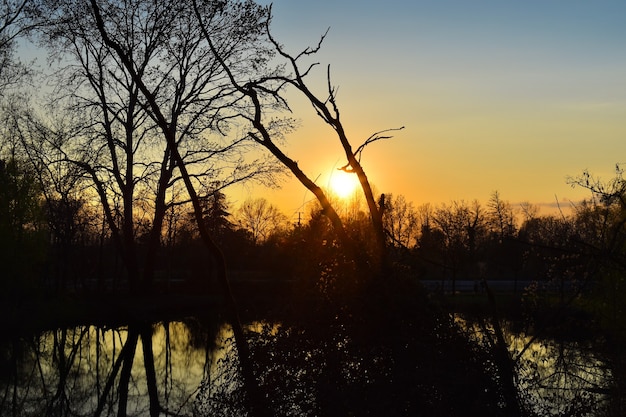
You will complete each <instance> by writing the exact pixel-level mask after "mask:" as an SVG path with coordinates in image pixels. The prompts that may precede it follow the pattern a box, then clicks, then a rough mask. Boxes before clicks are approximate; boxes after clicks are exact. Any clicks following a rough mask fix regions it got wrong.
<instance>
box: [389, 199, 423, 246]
mask: <svg viewBox="0 0 626 417" xmlns="http://www.w3.org/2000/svg"><path fill="white" fill-rule="evenodd" d="M385 200H386V205H385V210H384V213H383V222H384V224H385V231H386V232H387V235H388V236H389V238H390V239H391V241H392V244H394V245H399V246H401V247H404V248H412V247H415V246H416V245H417V241H418V236H419V220H418V213H417V211H416V210H415V208H414V207H413V203H412V202H407V201H406V198H405V197H404V196H403V195H398V196H395V198H394V196H393V195H386V198H385Z"/></svg>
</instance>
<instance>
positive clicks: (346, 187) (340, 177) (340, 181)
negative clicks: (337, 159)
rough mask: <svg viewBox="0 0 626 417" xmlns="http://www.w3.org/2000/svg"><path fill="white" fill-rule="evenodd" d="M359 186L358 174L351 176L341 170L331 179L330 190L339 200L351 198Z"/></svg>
mask: <svg viewBox="0 0 626 417" xmlns="http://www.w3.org/2000/svg"><path fill="white" fill-rule="evenodd" d="M358 184H359V180H358V178H357V176H356V174H349V173H347V172H344V171H341V170H337V171H336V172H334V173H333V174H332V176H331V177H330V189H331V191H332V192H333V193H334V194H335V195H337V196H338V197H339V198H347V197H349V196H351V195H352V194H353V193H354V190H356V188H357V186H358Z"/></svg>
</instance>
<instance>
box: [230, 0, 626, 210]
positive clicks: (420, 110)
mask: <svg viewBox="0 0 626 417" xmlns="http://www.w3.org/2000/svg"><path fill="white" fill-rule="evenodd" d="M433 3H435V2H427V1H417V2H404V1H390V2H386V3H383V2H377V3H375V4H370V3H366V4H365V3H362V2H358V3H357V2H354V1H343V2H338V3H330V2H328V1H320V2H316V3H310V4H309V3H300V2H292V1H287V0H281V1H274V2H273V11H274V16H275V18H274V32H275V34H276V36H277V37H278V38H279V39H280V40H281V41H282V42H283V43H284V44H285V46H286V47H287V49H288V50H290V51H292V52H294V53H295V52H299V51H300V50H301V49H303V48H304V47H306V46H307V45H313V44H315V43H316V42H317V40H318V38H319V35H320V34H322V33H323V32H324V31H325V30H326V28H327V27H330V32H329V35H328V38H327V40H326V43H325V44H324V47H323V49H322V52H321V53H320V54H319V55H318V56H317V61H319V62H320V63H321V64H322V65H321V66H320V67H319V68H318V69H319V71H318V73H317V75H318V76H319V77H321V78H323V76H324V75H325V70H324V69H325V66H326V65H327V64H330V65H331V70H332V76H333V83H334V84H335V85H337V86H339V96H338V102H339V106H340V109H341V112H342V118H343V122H344V126H345V127H346V129H347V132H348V134H349V137H350V138H351V139H352V142H353V145H354V147H357V146H358V145H360V144H361V143H362V142H363V140H365V139H366V138H367V137H368V136H370V135H371V134H372V133H374V132H376V131H380V130H383V129H388V128H397V127H400V126H405V129H404V130H402V131H400V132H394V138H393V139H391V140H387V141H382V142H377V143H374V144H372V145H371V146H369V147H368V148H367V149H366V150H365V151H364V153H363V158H362V163H363V165H364V167H365V169H366V172H367V173H368V175H369V178H370V180H371V182H372V183H373V184H374V185H375V187H376V189H377V190H378V191H379V192H385V193H393V194H403V195H404V196H405V197H406V198H407V199H408V200H410V201H412V202H413V203H414V204H415V205H419V204H422V203H427V202H428V203H431V204H440V203H449V202H450V201H452V200H466V201H471V200H474V199H478V200H479V201H481V202H486V201H487V200H488V199H489V197H490V195H491V194H492V193H493V191H495V190H497V191H499V193H500V195H501V197H502V198H503V199H505V200H508V201H509V202H511V203H513V204H517V203H519V202H522V201H530V202H532V203H535V204H542V205H546V206H547V205H549V204H554V203H555V202H556V201H557V200H558V201H559V202H561V203H562V204H563V205H564V206H567V205H569V201H578V200H579V199H581V198H582V197H586V196H588V193H587V192H586V191H585V190H582V189H578V188H574V189H573V188H572V187H571V186H570V185H568V184H567V181H566V178H567V177H568V176H576V175H579V174H580V173H581V172H582V171H583V170H584V169H588V170H590V171H591V172H592V173H594V174H597V175H599V176H601V177H602V178H606V179H609V178H611V176H612V172H613V168H614V166H615V164H616V163H619V162H626V117H625V116H626V77H625V75H626V52H625V49H624V45H626V29H625V27H626V25H623V16H625V15H626V2H619V1H613V2H608V1H607V2H593V3H592V2H586V1H565V0H563V1H552V2H543V1H529V2H523V3H521V2H520V3H517V2H516V3H515V4H504V3H508V2H496V1H477V2H464V1H460V0H459V1H442V2H436V4H433ZM470 3H471V6H469V4H470ZM333 5H335V7H334V8H333ZM357 6H358V7H357ZM331 9H332V10H333V13H330V12H328V11H329V10H331ZM303 16H307V19H303ZM321 78H320V79H321ZM323 94H324V91H322V90H320V95H323ZM296 104H297V105H296V106H295V107H296V108H295V110H296V112H295V114H294V116H295V117H298V118H300V119H301V120H302V123H303V127H302V128H301V129H300V130H299V131H297V132H296V133H294V134H292V135H291V136H290V137H289V138H288V140H289V148H288V149H289V155H290V156H291V157H292V158H293V159H295V160H297V161H298V162H299V165H300V166H301V167H302V168H304V170H305V171H306V172H307V173H308V174H309V176H310V177H311V178H316V177H318V176H320V177H319V178H320V180H319V184H320V185H326V184H327V182H328V180H327V178H328V175H329V174H330V173H331V172H332V170H333V169H334V168H336V167H338V166H341V165H342V164H344V163H345V157H343V155H342V152H341V149H340V148H339V146H338V144H337V143H336V139H335V137H334V136H333V134H332V131H331V130H330V129H328V128H326V127H325V126H322V125H320V124H319V123H318V122H317V121H316V120H315V116H314V115H313V114H312V113H311V109H310V107H309V106H306V105H303V106H300V105H299V103H296ZM249 195H252V196H263V197H266V198H268V199H269V200H270V201H271V202H272V203H274V204H275V205H277V206H278V207H279V208H281V210H283V211H284V212H285V214H287V215H289V216H297V212H298V211H301V206H302V204H303V202H305V201H308V200H309V199H311V198H312V196H311V194H310V193H307V192H306V190H305V189H304V188H303V187H302V186H301V185H300V184H298V183H297V182H296V181H293V180H290V181H288V182H286V183H285V184H284V185H283V187H282V189H281V190H267V189H259V188H256V189H254V190H250V189H237V190H232V191H231V192H230V193H229V197H230V198H231V201H232V202H233V204H235V205H237V204H238V203H240V202H241V201H242V200H243V199H245V198H246V197H247V196H249ZM545 210H548V209H547V208H546V209H545ZM542 212H543V211H542Z"/></svg>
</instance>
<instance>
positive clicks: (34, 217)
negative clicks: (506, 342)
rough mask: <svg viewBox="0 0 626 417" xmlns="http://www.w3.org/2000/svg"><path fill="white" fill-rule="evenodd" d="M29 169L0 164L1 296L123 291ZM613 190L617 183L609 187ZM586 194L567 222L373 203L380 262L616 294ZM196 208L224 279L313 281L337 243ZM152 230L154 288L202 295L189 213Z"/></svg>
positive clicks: (343, 208) (605, 226) (214, 200)
mask: <svg viewBox="0 0 626 417" xmlns="http://www.w3.org/2000/svg"><path fill="white" fill-rule="evenodd" d="M30 166H31V164H30V163H29V162H28V161H25V160H21V161H20V160H17V159H4V160H2V163H0V176H1V182H0V210H1V211H2V213H1V214H2V216H1V217H0V218H1V223H0V239H1V242H2V251H1V252H0V253H1V254H2V257H3V260H2V264H3V270H4V273H3V274H2V276H3V278H2V287H3V290H4V291H3V294H15V293H16V292H18V293H20V292H21V293H29V292H32V291H45V292H48V291H53V292H59V293H65V292H79V293H80V292H94V291H100V292H102V291H104V292H111V291H113V292H119V291H124V290H126V289H128V288H129V282H128V276H127V274H128V271H127V269H126V268H125V265H124V262H123V260H122V259H121V258H120V254H119V252H118V251H116V248H115V243H114V241H113V237H112V231H111V230H110V228H109V224H108V222H107V221H106V219H105V218H104V217H103V211H102V208H101V207H99V205H98V204H94V203H93V201H90V199H89V193H85V194H84V195H80V193H78V192H75V193H73V194H71V195H68V194H65V195H61V194H59V195H58V196H57V198H51V197H50V195H49V192H46V190H45V189H44V187H45V184H43V183H42V182H41V177H40V176H38V175H37V173H36V172H34V171H33V169H31V168H29V167H30ZM64 181H65V182H69V181H71V179H70V178H65V179H64ZM620 181H621V179H620V177H618V178H617V179H616V180H615V181H613V183H612V184H613V185H612V186H613V187H614V186H617V185H618V184H620ZM596 185H598V186H594V185H593V184H591V185H590V187H589V188H591V189H592V190H591V198H590V199H589V200H588V201H584V202H581V203H580V204H578V205H577V206H575V207H574V208H573V210H572V212H571V214H567V215H565V214H564V213H562V212H558V213H555V214H550V215H541V214H540V211H539V208H538V207H537V206H533V205H531V204H521V205H519V206H517V207H516V206H513V205H512V204H511V203H509V202H508V201H506V200H504V199H503V198H502V197H501V195H500V193H499V192H494V193H493V194H492V196H491V198H490V199H489V201H487V202H486V203H485V204H481V203H480V202H479V201H477V200H475V201H473V202H471V203H468V202H465V201H453V202H451V203H449V204H441V205H439V206H434V205H430V204H423V205H420V206H417V207H416V206H414V204H413V203H412V202H410V201H407V200H406V199H405V197H404V196H402V195H397V196H396V195H392V194H386V195H381V196H380V199H379V204H380V205H381V207H383V213H384V215H383V220H384V225H385V233H386V236H387V245H388V248H389V254H388V256H389V261H390V262H391V263H392V264H393V265H394V267H395V269H396V270H401V271H403V273H404V274H406V275H408V276H410V277H412V278H414V279H415V280H437V281H441V282H442V285H445V286H446V287H447V288H452V289H454V285H455V281H456V280H476V281H480V280H483V279H487V280H509V281H517V280H524V281H537V282H539V283H544V284H546V285H548V284H553V285H556V286H558V285H563V282H564V281H567V286H568V288H569V289H572V288H574V289H585V288H586V289H587V290H588V289H590V288H591V286H590V283H591V282H598V281H604V283H605V284H607V280H608V284H610V286H615V285H618V282H613V281H614V280H611V277H612V276H615V273H618V272H619V271H614V272H611V271H612V270H614V269H615V268H617V267H620V266H621V256H622V253H621V252H622V251H621V249H622V245H623V230H622V227H623V222H624V212H623V208H622V206H621V200H620V199H619V198H617V196H616V194H615V192H614V190H613V191H607V190H606V189H602V190H601V189H600V188H599V184H596ZM202 204H203V209H202V213H203V222H204V223H205V225H206V227H207V229H208V230H209V231H210V232H211V234H212V235H213V236H214V238H215V240H216V242H217V243H218V245H219V247H220V248H221V250H222V251H223V253H224V255H225V258H226V261H227V265H228V268H229V270H230V273H231V275H232V277H233V279H242V278H244V279H255V278H263V279H273V280H289V281H294V280H295V281H297V280H298V279H307V276H308V277H309V278H310V276H318V277H319V273H320V270H319V269H320V265H323V264H324V263H325V262H330V261H331V259H333V257H335V256H337V251H338V247H339V242H338V241H337V236H336V235H335V233H334V231H333V227H332V224H331V223H330V222H329V221H328V219H327V218H326V217H325V216H324V214H323V211H322V210H321V209H320V207H319V205H317V204H311V205H310V207H308V211H307V212H306V213H305V215H304V216H302V218H301V219H300V221H299V222H290V221H289V219H288V217H287V216H285V215H284V214H283V213H281V212H280V210H279V209H277V208H276V207H275V206H274V205H273V204H271V202H269V201H267V200H265V199H264V198H256V199H249V200H247V201H244V202H243V203H241V204H240V206H239V207H233V205H232V204H230V203H229V202H228V201H227V199H226V196H225V194H224V193H223V192H222V191H220V190H216V191H214V192H209V193H207V197H206V198H203V199H202ZM334 204H335V205H336V206H338V207H339V210H338V212H339V213H340V214H341V216H342V218H343V221H344V223H345V224H346V230H348V231H349V233H350V234H351V235H352V237H353V239H354V240H355V241H356V242H358V245H360V246H361V247H362V248H363V250H364V251H365V250H367V248H368V246H370V245H371V240H372V239H371V231H370V223H369V220H368V218H367V212H366V210H365V209H364V207H363V206H362V202H361V200H360V199H359V198H353V199H352V200H345V201H340V200H337V201H336V202H335V203H334ZM142 214H143V213H140V214H138V215H137V216H136V217H135V218H134V221H133V234H134V239H135V240H136V243H137V251H138V253H139V255H140V256H145V251H146V247H147V246H146V244H145V242H146V241H147V240H148V239H149V233H150V230H151V225H150V224H149V222H150V221H149V220H148V218H147V216H144V215H142ZM163 224H164V226H163V230H162V233H161V235H160V237H159V249H158V254H157V256H155V257H154V259H155V260H156V262H155V265H154V270H155V282H156V284H155V288H157V290H158V291H160V292H163V291H174V290H176V291H181V290H193V291H197V290H199V289H203V290H209V288H210V286H211V282H210V278H207V273H206V269H207V265H206V260H205V259H204V255H203V252H202V251H203V249H202V246H203V245H202V242H201V239H200V236H199V235H198V230H197V226H196V225H195V223H194V218H193V209H192V208H191V206H190V204H189V203H188V202H187V203H184V204H171V205H169V207H168V209H167V210H166V213H165V216H164V222H163ZM313 271H315V272H313ZM596 288H598V287H597V286H596ZM520 290H521V288H520Z"/></svg>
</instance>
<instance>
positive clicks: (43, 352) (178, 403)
mask: <svg viewBox="0 0 626 417" xmlns="http://www.w3.org/2000/svg"><path fill="white" fill-rule="evenodd" d="M268 328H269V329H270V333H271V331H273V330H272V329H276V328H277V325H276V324H268V323H262V322H254V323H252V324H251V325H249V326H248V327H247V330H248V331H250V332H258V331H260V330H261V329H265V330H266V331H267V329H268ZM466 328H467V330H468V332H470V331H473V332H474V333H473V334H474V335H475V337H484V336H485V335H484V334H483V335H482V336H476V335H477V334H478V333H480V332H481V331H482V332H484V331H485V329H478V328H472V327H471V326H469V325H467V326H466ZM507 337H508V342H509V348H510V351H511V352H512V355H513V356H514V357H515V358H516V359H517V362H516V363H517V370H518V387H519V389H520V393H521V395H522V398H523V400H524V401H525V402H527V404H530V405H531V408H532V409H533V410H534V411H535V412H536V413H537V414H538V415H542V416H560V415H573V414H572V413H573V412H577V413H578V415H589V416H593V415H603V414H602V410H603V409H604V408H605V405H606V402H607V398H608V391H607V387H609V386H610V385H611V378H612V374H611V370H610V369H609V368H608V366H607V365H606V364H605V363H604V362H603V361H602V360H601V359H600V358H598V357H597V356H596V355H595V354H594V352H593V349H592V346H591V345H590V344H586V343H581V342H559V341H556V340H545V339H544V340H540V339H537V338H533V337H532V336H530V335H525V334H522V333H513V332H508V334H507ZM0 349H1V350H0V352H1V359H0V360H1V362H0V371H1V372H0V414H1V415H2V416H10V415H15V416H43V415H56V416H98V415H102V416H110V415H129V416H145V415H150V410H151V407H158V411H156V410H155V409H154V408H153V410H152V411H153V415H155V414H156V413H157V412H158V413H159V415H164V416H165V415H168V416H191V415H213V413H214V412H215V411H216V410H221V411H222V414H223V415H237V414H240V410H238V409H237V403H236V401H235V399H232V398H231V400H233V401H232V402H229V398H230V397H229V393H235V392H236V391H237V388H238V387H239V379H238V377H237V374H236V370H237V366H236V365H237V359H236V357H235V356H236V355H234V349H233V348H232V337H231V332H230V330H229V327H228V326H227V325H224V324H218V323H203V322H201V321H199V320H197V319H193V318H190V319H186V320H180V321H171V322H158V323H147V324H145V323H144V324H132V325H126V326H119V327H106V326H94V325H88V326H77V327H72V328H64V329H57V330H52V331H43V332H40V333H38V334H33V335H28V336H21V337H15V338H10V339H9V340H5V341H4V342H3V343H2V346H1V347H0ZM583 411H584V412H583ZM293 415H297V413H296V412H294V413H293Z"/></svg>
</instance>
